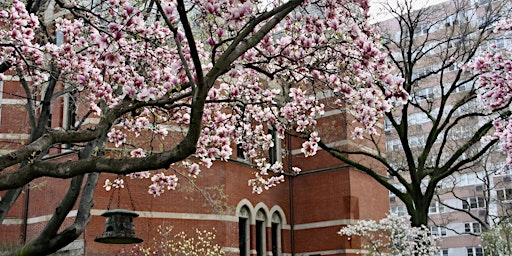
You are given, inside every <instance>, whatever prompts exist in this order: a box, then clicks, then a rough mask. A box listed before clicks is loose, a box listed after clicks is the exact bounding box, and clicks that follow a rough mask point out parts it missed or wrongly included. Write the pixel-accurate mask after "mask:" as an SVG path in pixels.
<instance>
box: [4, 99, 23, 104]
mask: <svg viewBox="0 0 512 256" xmlns="http://www.w3.org/2000/svg"><path fill="white" fill-rule="evenodd" d="M0 103H2V104H5V105H26V104H27V100H25V99H23V100H20V99H6V98H0Z"/></svg>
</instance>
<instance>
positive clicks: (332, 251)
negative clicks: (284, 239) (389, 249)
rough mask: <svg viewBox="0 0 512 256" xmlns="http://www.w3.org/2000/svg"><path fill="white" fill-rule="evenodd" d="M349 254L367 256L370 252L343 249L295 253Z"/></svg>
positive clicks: (301, 255) (305, 255) (304, 255)
mask: <svg viewBox="0 0 512 256" xmlns="http://www.w3.org/2000/svg"><path fill="white" fill-rule="evenodd" d="M347 253H350V254H361V255H365V254H367V253H369V252H368V251H367V250H359V249H341V250H329V251H316V252H302V253H295V255H296V256H308V255H311V254H319V255H340V254H347Z"/></svg>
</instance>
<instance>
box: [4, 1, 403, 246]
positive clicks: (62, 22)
mask: <svg viewBox="0 0 512 256" xmlns="http://www.w3.org/2000/svg"><path fill="white" fill-rule="evenodd" d="M2 5H3V7H4V8H3V9H2V10H1V11H0V27H1V30H0V35H1V36H0V38H1V39H0V51H1V52H2V55H1V57H0V61H1V65H0V80H3V81H4V82H7V81H10V80H16V81H19V83H16V84H17V86H18V87H19V89H16V91H20V92H22V93H21V94H23V95H18V97H23V98H24V101H25V106H26V113H27V115H28V117H29V120H30V123H29V124H30V127H29V128H30V129H29V132H30V141H28V142H20V143H19V144H13V145H12V146H10V148H9V153H7V154H4V155H2V156H0V166H1V169H0V170H1V171H0V190H8V191H7V192H6V193H5V194H4V195H3V196H2V200H1V202H0V221H1V220H3V219H4V218H5V216H6V214H7V211H8V210H9V209H10V208H11V206H12V205H13V204H14V202H15V200H16V199H17V198H18V196H19V195H20V192H21V190H22V187H23V186H25V185H26V184H29V183H30V182H31V181H33V180H34V179H36V178H39V177H55V178H66V179H71V184H70V188H69V190H68V192H67V194H65V195H64V196H63V198H62V201H61V203H60V205H59V206H58V207H57V210H56V211H55V213H54V215H53V217H52V218H51V220H50V221H49V222H48V224H47V226H46V227H45V229H44V230H43V231H42V232H41V234H40V235H39V236H38V237H37V238H36V239H35V240H33V241H31V242H30V243H28V244H26V245H25V246H24V247H23V248H21V249H20V252H21V251H22V252H23V254H25V255H40V254H43V253H51V252H54V251H56V250H58V249H59V248H62V247H63V246H65V245H66V244H68V243H70V242H71V241H73V240H74V239H75V238H76V237H78V236H79V235H80V234H81V233H82V231H83V230H84V228H85V226H86V225H87V222H88V220H89V218H90V213H89V212H90V209H91V207H92V203H93V202H92V198H93V192H94V188H95V187H96V184H97V181H98V173H102V172H103V173H113V174H118V175H129V176H131V177H132V178H147V179H149V180H150V183H151V185H150V187H149V193H151V194H154V195H159V194H161V193H163V192H164V191H165V190H167V189H174V188H175V187H176V183H177V182H178V179H177V177H176V176H175V175H168V174H165V172H161V171H157V172H156V171H155V170H162V169H167V168H170V166H171V165H181V166H182V167H184V168H186V169H187V170H188V171H189V173H190V175H191V176H197V175H199V173H200V170H203V171H204V170H205V169H208V168H209V167H211V166H212V164H213V162H214V161H218V160H221V161H222V160H227V159H228V158H229V157H230V156H231V155H232V145H234V144H235V143H236V144H239V145H240V147H241V148H243V149H244V153H245V154H246V155H247V157H250V158H251V159H253V161H254V162H255V163H256V165H257V167H258V168H259V171H258V172H256V173H255V177H254V179H252V180H251V181H250V182H249V184H250V185H251V186H252V187H253V190H254V191H255V192H258V193H259V192H261V191H262V190H264V189H268V188H269V187H272V186H275V185H276V184H278V183H280V182H282V181H283V179H284V178H283V167H282V164H281V163H276V164H273V165H271V164H270V163H269V162H270V161H268V160H267V159H266V155H265V154H264V153H263V152H264V151H265V150H267V149H268V148H271V147H273V146H274V142H273V141H272V136H271V135H269V134H268V130H267V127H273V128H274V129H275V130H276V131H277V134H278V137H279V138H283V136H284V135H285V134H286V133H302V134H305V142H304V143H303V145H302V146H303V148H302V151H303V152H304V154H305V155H306V156H310V155H313V154H315V153H316V150H317V143H318V141H319V140H320V138H319V135H318V133H316V132H315V129H314V126H315V124H316V120H315V118H317V117H318V116H319V115H321V114H322V112H323V108H324V105H322V104H320V103H319V102H318V100H317V99H316V98H315V97H313V92H316V91H322V90H327V89H329V90H330V92H331V94H332V95H334V96H336V97H335V98H336V99H337V100H336V101H335V102H333V106H335V107H340V108H343V109H349V110H351V112H352V113H353V115H354V116H355V119H356V120H357V121H358V122H359V123H360V128H359V129H361V130H359V132H361V131H366V132H368V133H375V132H376V130H375V128H374V126H375V125H376V123H377V120H378V118H379V117H381V116H383V114H384V113H385V111H388V110H390V108H391V107H392V106H393V104H395V103H396V102H401V101H403V100H406V98H407V93H405V92H404V91H403V89H402V88H401V86H400V82H401V80H400V79H395V78H394V77H392V76H391V75H390V74H391V72H390V71H389V66H388V64H387V63H386V61H385V56H383V55H381V49H380V47H379V46H378V44H377V43H376V42H377V41H378V35H377V34H376V33H375V31H374V30H373V29H372V27H371V26H370V25H368V23H367V22H366V18H367V16H366V11H367V8H368V3H367V2H366V1H365V0H361V1H349V0H346V1H337V0H336V1H334V0H309V1H302V0H291V1H256V0H246V1H199V0H194V1H183V0H156V1H129V0H110V1H68V0H55V1H35V2H34V1H28V2H27V5H25V4H24V2H23V1H20V0H12V1H9V3H3V4H2ZM11 84H12V83H11ZM375 84H385V85H386V86H385V87H376V86H375ZM5 85H7V84H5ZM63 98H66V99H68V100H69V101H71V102H73V103H74V106H71V107H70V109H71V110H72V111H70V112H71V113H70V117H69V119H70V121H71V122H69V125H68V126H67V127H58V128H55V127H54V128H51V127H48V121H49V120H50V118H51V110H52V105H54V106H55V105H56V103H55V102H56V101H58V100H62V99H63ZM343 103H345V104H343ZM74 107H76V109H77V111H73V108H74ZM84 108H85V109H86V110H87V111H83V110H84ZM144 136H148V137H149V138H151V139H148V140H146V143H141V141H142V140H137V139H138V138H139V139H140V138H142V137H144ZM147 141H151V142H156V141H161V143H160V145H158V146H156V145H155V144H153V143H150V144H149V146H148V143H147ZM111 147H114V148H115V147H117V148H120V149H122V150H118V151H114V153H112V152H110V151H108V152H106V149H109V148H111ZM55 148H57V149H59V148H61V149H62V148H65V149H66V152H67V153H68V154H70V155H69V156H70V157H69V159H70V160H69V161H65V162H57V161H52V160H51V159H52V154H55V153H54V152H56V151H55V150H51V149H55ZM109 152H110V153H109ZM190 157H194V158H195V159H198V160H199V161H190V160H189V158H190ZM71 159H73V160H71ZM294 171H296V172H298V171H300V170H299V169H298V168H294ZM119 177H123V176H119ZM83 179H87V182H86V183H84V185H82V183H83ZM241 182H247V181H241ZM122 186H123V180H122V178H119V179H116V180H114V181H106V183H105V187H106V188H112V187H122ZM78 200H79V206H78V212H77V216H76V218H75V220H74V222H73V223H72V224H71V225H70V226H67V227H65V226H62V223H63V221H64V219H65V216H66V215H67V213H68V212H69V211H70V210H71V208H72V207H73V205H74V204H75V202H77V201H78Z"/></svg>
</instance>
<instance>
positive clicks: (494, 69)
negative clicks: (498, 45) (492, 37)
mask: <svg viewBox="0 0 512 256" xmlns="http://www.w3.org/2000/svg"><path fill="white" fill-rule="evenodd" d="M510 21H511V20H502V21H500V22H497V23H496V25H495V27H494V31H493V32H495V33H503V34H505V35H510V33H511V32H512V25H511V24H510ZM469 68H470V70H471V71H473V72H474V73H483V74H482V75H481V76H480V77H479V78H478V84H479V85H480V88H479V89H480V94H479V95H480V98H481V99H482V101H483V102H484V104H485V105H486V106H487V108H488V111H492V110H496V109H498V110H500V113H499V115H496V118H495V119H494V122H493V125H494V127H495V128H496V130H495V131H494V134H493V135H491V136H488V137H487V140H492V139H500V142H501V143H500V147H501V149H502V150H503V151H504V152H507V155H508V157H507V162H508V163H512V123H511V122H510V114H509V112H510V111H511V107H510V102H511V100H512V90H511V88H512V84H511V81H512V80H511V77H512V52H511V51H510V48H505V49H502V50H496V49H491V50H488V51H484V52H483V53H482V54H481V55H479V56H478V58H477V59H476V60H475V61H473V62H472V63H471V64H470V65H469Z"/></svg>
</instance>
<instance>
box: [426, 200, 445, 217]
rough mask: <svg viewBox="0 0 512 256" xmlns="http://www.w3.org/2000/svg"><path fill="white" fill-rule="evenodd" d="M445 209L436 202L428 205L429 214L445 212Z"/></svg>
mask: <svg viewBox="0 0 512 256" xmlns="http://www.w3.org/2000/svg"><path fill="white" fill-rule="evenodd" d="M445 210H446V209H445V207H444V205H442V204H441V203H439V202H437V201H433V202H431V203H430V206H429V207H428V213H429V214H435V213H441V212H445Z"/></svg>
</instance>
